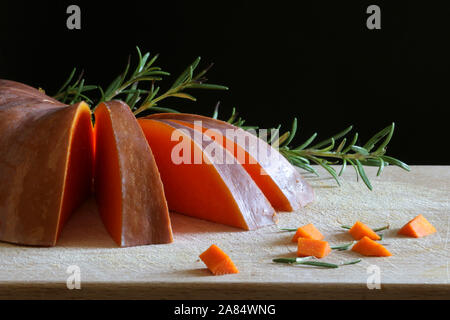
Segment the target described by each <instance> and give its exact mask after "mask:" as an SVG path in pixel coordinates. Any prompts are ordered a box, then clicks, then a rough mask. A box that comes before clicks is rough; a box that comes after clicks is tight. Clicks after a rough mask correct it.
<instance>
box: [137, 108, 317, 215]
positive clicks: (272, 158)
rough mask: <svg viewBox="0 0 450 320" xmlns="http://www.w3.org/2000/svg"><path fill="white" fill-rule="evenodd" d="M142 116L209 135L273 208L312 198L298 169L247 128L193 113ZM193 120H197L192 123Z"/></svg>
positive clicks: (293, 206) (286, 207) (291, 207)
mask: <svg viewBox="0 0 450 320" xmlns="http://www.w3.org/2000/svg"><path fill="white" fill-rule="evenodd" d="M146 118H147V119H155V120H156V119H167V120H172V121H176V122H178V123H179V124H183V125H185V126H188V127H190V128H194V129H195V130H199V131H202V132H203V133H204V134H206V135H208V136H210V137H211V138H213V139H214V140H215V141H216V142H217V143H219V144H221V145H222V146H223V147H225V148H226V149H227V150H228V151H229V152H230V153H232V154H233V155H234V157H235V159H237V161H238V162H239V163H240V164H241V165H242V166H243V167H244V169H245V170H246V171H247V173H248V174H249V175H250V176H251V177H252V179H253V180H254V181H255V183H256V184H257V185H258V187H259V188H260V189H261V191H262V192H263V193H264V195H265V196H266V197H267V199H268V200H269V201H270V203H271V204H272V206H273V207H274V208H275V209H276V210H277V211H293V210H297V209H299V208H301V207H303V206H305V205H307V204H308V203H310V202H312V201H313V200H314V193H313V189H312V188H311V186H310V185H309V184H308V183H307V182H306V181H305V180H304V179H303V178H302V176H301V175H300V173H299V172H298V171H297V170H296V169H295V168H294V167H293V166H292V165H291V164H290V163H289V162H288V161H287V160H286V159H285V158H284V157H283V156H282V155H281V154H279V153H278V151H277V150H275V149H274V148H272V147H271V146H270V145H269V144H267V143H266V142H264V141H263V140H261V139H259V138H257V137H256V136H254V135H253V134H251V133H249V132H246V131H244V130H242V129H240V128H238V127H235V126H233V125H231V124H229V123H227V122H224V121H219V120H216V119H213V118H209V117H204V116H199V115H194V114H183V113H163V114H154V115H150V116H148V117H146ZM196 121H201V124H200V125H195V122H196ZM230 133H231V137H230Z"/></svg>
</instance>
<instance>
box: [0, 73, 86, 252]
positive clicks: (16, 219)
mask: <svg viewBox="0 0 450 320" xmlns="http://www.w3.org/2000/svg"><path fill="white" fill-rule="evenodd" d="M92 158H93V156H92V124H91V113H90V110H89V107H88V106H87V105H86V104H85V103H83V102H82V103H78V104H76V105H73V106H67V105H64V104H62V103H60V102H58V101H56V100H54V99H52V98H50V97H48V96H46V95H45V94H43V93H42V92H40V91H39V90H36V89H34V88H31V87H29V86H27V85H24V84H21V83H17V82H13V81H7V80H0V177H1V178H2V182H1V184H0V240H1V241H6V242H11V243H17V244H24V245H37V246H53V245H55V244H56V242H57V239H58V236H59V234H60V233H61V230H62V228H63V226H64V223H65V222H66V221H67V219H68V218H69V217H70V215H71V214H72V212H73V211H74V210H75V209H76V208H77V207H78V206H79V205H80V204H81V202H83V201H84V200H85V199H86V198H87V197H88V196H89V194H90V192H91V185H92V168H93V159H92Z"/></svg>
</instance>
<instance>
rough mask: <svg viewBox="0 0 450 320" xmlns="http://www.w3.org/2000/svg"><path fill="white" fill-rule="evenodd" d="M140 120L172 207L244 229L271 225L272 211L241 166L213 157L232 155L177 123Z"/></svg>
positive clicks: (199, 133) (213, 142)
mask: <svg viewBox="0 0 450 320" xmlns="http://www.w3.org/2000/svg"><path fill="white" fill-rule="evenodd" d="M138 121H139V124H140V125H141V127H142V129H143V131H144V134H145V136H146V137H147V141H148V143H149V145H150V147H151V149H152V150H153V152H154V155H155V159H156V163H157V165H158V169H159V172H160V174H161V178H162V181H163V184H164V190H165V194H166V198H167V202H168V205H169V208H170V209H171V210H173V211H176V212H179V213H183V214H186V215H189V216H193V217H196V218H200V219H205V220H209V221H213V222H217V223H221V224H226V225H230V226H233V227H237V228H241V229H245V230H253V229H257V228H259V227H262V226H265V225H270V224H274V223H275V221H274V219H275V210H274V209H273V207H272V206H271V205H270V203H269V201H268V200H267V199H266V197H265V196H264V194H263V193H262V192H261V190H260V189H259V188H258V186H257V185H256V184H255V182H254V181H253V180H252V178H251V177H250V176H249V174H248V173H247V172H246V171H245V170H244V168H243V167H242V166H241V165H240V164H238V163H235V164H226V163H223V162H220V161H217V158H218V157H219V156H220V157H222V158H223V157H226V156H230V157H233V156H232V155H231V154H229V153H228V151H227V150H226V149H224V148H223V147H222V146H221V145H219V144H217V143H216V142H215V141H214V140H212V139H210V138H209V137H208V136H204V135H203V134H202V133H201V132H195V130H193V129H191V128H189V127H186V126H183V125H180V124H177V123H175V122H170V121H168V120H151V119H139V120H138ZM180 140H181V141H180ZM180 146H184V148H183V147H181V148H180ZM213 150H214V151H213ZM180 157H181V159H180Z"/></svg>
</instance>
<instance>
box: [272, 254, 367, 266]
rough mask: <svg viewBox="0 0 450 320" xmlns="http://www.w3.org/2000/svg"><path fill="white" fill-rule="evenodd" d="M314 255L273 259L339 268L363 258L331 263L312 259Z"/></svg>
mask: <svg viewBox="0 0 450 320" xmlns="http://www.w3.org/2000/svg"><path fill="white" fill-rule="evenodd" d="M313 258H314V257H312V256H310V257H303V258H277V259H273V260H272V261H273V262H275V263H286V264H291V265H299V264H301V265H309V266H315V267H322V268H333V269H335V268H339V266H346V265H351V264H356V263H359V262H361V261H362V260H361V259H357V260H352V261H348V262H343V263H340V264H335V263H329V262H322V261H314V260H311V259H313Z"/></svg>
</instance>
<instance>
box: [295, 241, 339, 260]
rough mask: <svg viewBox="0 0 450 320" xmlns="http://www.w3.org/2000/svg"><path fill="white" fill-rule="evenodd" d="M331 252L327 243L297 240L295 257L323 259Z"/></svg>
mask: <svg viewBox="0 0 450 320" xmlns="http://www.w3.org/2000/svg"><path fill="white" fill-rule="evenodd" d="M330 252H331V248H330V245H329V244H328V242H327V241H323V240H313V239H306V238H298V248H297V256H299V257H308V256H314V257H316V258H323V257H325V256H327V255H328V254H329V253H330Z"/></svg>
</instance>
